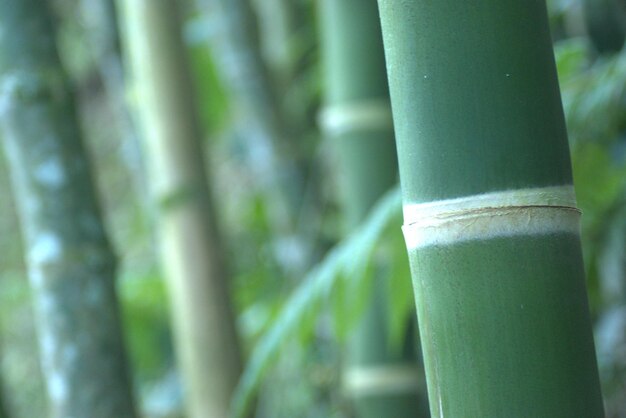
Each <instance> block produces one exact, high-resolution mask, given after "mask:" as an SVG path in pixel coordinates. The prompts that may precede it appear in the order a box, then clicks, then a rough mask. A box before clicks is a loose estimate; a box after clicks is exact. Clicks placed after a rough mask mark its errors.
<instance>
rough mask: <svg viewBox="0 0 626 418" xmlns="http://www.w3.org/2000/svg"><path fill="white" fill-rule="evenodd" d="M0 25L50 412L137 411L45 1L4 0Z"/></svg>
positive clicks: (4, 95)
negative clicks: (15, 0) (17, 0)
mask: <svg viewBox="0 0 626 418" xmlns="http://www.w3.org/2000/svg"><path fill="white" fill-rule="evenodd" d="M0 28H2V34H1V35H0V128H1V129H2V133H3V139H4V145H5V149H6V155H7V157H8V165H9V168H10V173H11V178H12V182H13V189H14V193H15V195H16V201H17V205H18V209H19V211H18V212H19V217H20V222H21V227H22V235H23V239H24V243H25V248H26V251H25V253H26V264H27V267H28V275H29V278H30V284H31V287H32V291H33V295H34V298H35V300H34V305H35V311H36V318H37V326H38V337H39V344H40V350H41V359H42V366H43V372H44V376H45V379H46V384H47V391H48V398H49V401H50V407H51V416H53V417H57V418H67V417H70V416H71V417H73V418H111V417H120V418H133V417H135V416H136V414H135V410H134V405H133V397H132V385H131V381H130V377H129V374H130V373H129V371H128V367H127V360H126V354H125V351H124V345H123V339H122V332H121V324H120V317H119V312H118V301H117V297H116V294H115V283H114V280H115V257H114V255H113V252H112V249H111V247H110V244H109V242H108V240H107V237H106V234H105V231H104V228H103V224H102V219H101V215H100V211H99V208H98V203H97V198H96V195H95V192H94V188H93V181H92V178H91V174H90V171H89V170H90V169H89V164H88V161H87V157H86V155H85V150H84V148H83V144H82V138H81V134H80V131H79V126H78V125H79V124H78V122H77V119H76V113H75V109H74V101H73V98H72V96H71V92H70V88H69V86H68V82H67V79H66V76H65V74H64V72H63V69H62V68H61V64H60V62H59V58H58V55H57V49H56V46H55V45H54V39H55V33H54V29H53V27H52V22H51V18H50V15H49V11H48V8H47V6H46V4H45V3H41V2H39V1H36V0H22V1H19V2H14V1H7V0H3V1H0ZM9 33H10V34H11V35H10V36H7V34H9Z"/></svg>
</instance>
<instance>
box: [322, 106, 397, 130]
mask: <svg viewBox="0 0 626 418" xmlns="http://www.w3.org/2000/svg"><path fill="white" fill-rule="evenodd" d="M318 123H319V125H320V128H321V129H322V131H323V132H324V133H325V134H326V135H328V136H337V135H342V134H345V133H349V132H363V131H381V130H388V131H393V117H392V115H391V104H390V103H389V100H388V99H370V100H360V101H353V102H348V103H342V104H335V105H328V106H326V107H324V108H323V109H322V110H321V111H320V113H319V116H318Z"/></svg>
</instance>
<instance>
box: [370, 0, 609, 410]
mask: <svg viewBox="0 0 626 418" xmlns="http://www.w3.org/2000/svg"><path fill="white" fill-rule="evenodd" d="M379 5H380V10H381V18H382V26H383V35H384V41H385V51H386V56H387V68H388V71H389V80H390V91H391V98H392V104H393V109H394V121H395V126H396V133H397V146H398V155H399V163H400V177H401V182H402V186H403V199H404V205H405V227H404V232H405V237H406V241H407V246H408V250H409V257H410V261H411V268H412V273H413V283H414V289H415V297H416V302H417V307H418V318H419V324H420V335H421V338H422V347H423V352H424V361H425V366H426V376H427V383H428V391H429V399H430V405H431V413H432V415H433V416H434V417H504V416H506V417H531V416H532V417H546V418H547V417H550V418H555V417H573V416H577V417H602V416H603V406H602V397H601V393H600V385H599V379H598V371H597V366H596V359H595V351H594V345H593V336H592V332H591V321H590V317H589V311H588V303H587V296H586V289H585V278H584V269H583V265H582V257H581V252H580V239H579V227H578V217H579V212H578V210H577V209H576V208H575V206H576V202H575V196H574V191H573V187H572V186H571V185H572V173H571V167H570V160H569V151H568V143H567V134H566V130H565V122H564V117H563V111H562V106H561V101H560V95H559V89H558V82H557V77H556V69H555V63H554V57H553V52H552V48H551V42H550V33H549V28H548V19H547V11H546V5H545V2H544V1H543V0H533V1H516V0H486V1H481V2H463V3H461V2H456V1H452V0H438V1H436V2H431V1H425V0H412V1H404V2H398V1H392V0H379Z"/></svg>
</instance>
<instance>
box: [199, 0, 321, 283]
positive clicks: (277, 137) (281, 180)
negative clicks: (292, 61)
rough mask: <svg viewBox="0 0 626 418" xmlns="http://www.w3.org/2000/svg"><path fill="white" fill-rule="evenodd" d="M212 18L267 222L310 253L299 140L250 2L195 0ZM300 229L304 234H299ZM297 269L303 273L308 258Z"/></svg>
mask: <svg viewBox="0 0 626 418" xmlns="http://www.w3.org/2000/svg"><path fill="white" fill-rule="evenodd" d="M197 1H198V4H199V6H200V8H201V9H202V10H203V11H204V12H206V13H207V15H208V16H210V25H211V31H210V34H211V35H210V37H209V43H210V48H211V51H212V55H213V57H214V59H215V61H216V63H217V68H218V72H219V74H220V77H221V79H222V81H223V83H224V85H225V86H226V88H227V90H229V91H230V95H231V100H232V103H233V105H234V106H233V107H234V109H235V114H236V118H237V119H238V123H239V124H240V125H239V127H240V128H243V133H244V135H245V137H246V144H247V145H248V148H249V154H250V156H251V157H252V161H251V164H250V167H251V168H252V169H253V170H254V171H255V174H256V177H257V180H258V181H259V182H260V183H261V187H262V188H263V189H264V195H265V196H266V198H265V203H266V205H267V207H268V208H269V211H268V222H269V224H270V226H271V228H272V230H274V231H275V232H276V233H277V234H278V235H279V236H283V237H291V238H296V240H295V241H294V240H293V239H292V240H290V242H291V243H292V245H293V244H295V243H297V244H298V245H300V246H302V247H303V248H304V249H305V251H306V252H309V253H310V252H312V248H313V247H314V245H313V244H312V243H311V242H310V241H311V237H309V236H308V235H311V234H313V233H314V232H315V231H311V230H310V227H309V225H314V223H312V222H309V221H308V220H307V222H306V223H305V225H304V227H303V226H302V225H301V224H300V222H301V215H302V211H303V205H304V204H305V203H306V202H307V201H310V200H311V198H310V197H309V196H307V192H308V189H309V188H310V185H309V184H307V183H308V182H309V178H308V175H307V172H306V169H305V168H304V166H303V164H302V163H301V161H300V158H299V156H298V152H297V149H298V146H297V143H296V142H295V141H294V140H293V138H291V137H290V136H291V135H290V132H289V129H288V124H287V122H286V121H285V119H284V116H283V114H282V111H281V108H280V104H279V102H278V99H277V97H276V93H275V90H274V86H273V83H272V77H271V75H270V70H269V68H268V66H267V65H266V63H265V61H264V59H263V56H262V53H261V45H260V41H259V39H258V34H257V20H256V15H255V13H254V10H253V9H252V7H251V4H250V0H197ZM302 229H304V230H305V231H304V233H302ZM303 264H304V265H303V266H299V267H298V268H296V269H295V270H296V273H302V272H303V271H304V270H305V269H306V267H307V266H308V265H309V264H310V260H307V261H306V262H304V263H303Z"/></svg>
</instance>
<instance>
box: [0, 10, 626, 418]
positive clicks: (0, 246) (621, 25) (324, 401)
mask: <svg viewBox="0 0 626 418" xmlns="http://www.w3.org/2000/svg"><path fill="white" fill-rule="evenodd" d="M121 1H122V2H123V0H121ZM49 2H50V3H51V6H52V10H53V12H54V16H55V19H56V28H57V45H58V48H59V53H60V55H61V60H62V63H63V65H64V67H65V68H66V71H67V72H68V75H69V78H70V80H71V85H72V87H73V89H74V93H75V97H76V100H77V103H78V108H79V115H80V123H81V126H82V130H83V133H84V138H85V140H86V145H87V151H88V155H89V157H90V161H91V165H92V172H93V173H94V177H95V179H96V183H97V190H98V194H99V196H100V200H101V205H102V209H103V216H104V220H105V223H106V226H107V231H108V233H109V236H110V237H111V240H112V242H113V246H114V248H115V253H116V254H117V257H118V262H119V266H118V272H117V276H118V282H117V289H118V292H119V295H120V300H121V304H122V314H123V324H124V332H125V335H126V341H127V346H128V350H129V352H130V358H131V364H132V373H133V377H134V384H135V393H136V395H137V399H138V403H139V405H140V409H141V411H142V414H143V415H142V416H144V417H146V418H165V417H168V418H173V417H182V416H184V413H183V408H184V407H183V396H182V391H181V386H180V382H181V376H180V373H179V371H178V368H177V366H176V363H175V357H174V348H173V347H174V343H173V333H172V331H171V327H170V314H169V312H168V310H169V309H170V299H169V297H168V294H167V286H166V284H165V274H164V273H163V269H162V267H161V262H160V260H159V251H158V246H159V245H158V244H157V240H158V237H157V235H158V232H157V228H156V227H155V209H154V207H153V206H154V205H153V204H152V203H151V199H150V191H149V187H150V186H149V182H150V175H149V174H147V173H148V171H147V169H146V165H147V162H146V158H147V157H146V153H145V152H144V150H143V149H144V148H143V146H142V143H143V140H142V138H141V137H142V135H143V134H142V129H140V128H139V125H140V123H139V121H138V116H137V113H138V108H140V107H141V106H143V105H145V104H146V103H144V102H142V99H141V97H140V96H139V95H138V94H137V91H136V88H135V85H134V84H133V83H132V82H130V81H129V80H130V78H129V77H127V74H128V72H129V68H128V67H129V66H128V64H127V61H128V59H127V58H126V57H127V53H128V51H127V50H126V47H125V46H124V45H125V42H123V39H124V37H125V36H127V33H126V32H125V31H124V30H122V29H119V28H120V27H122V26H121V25H118V19H117V17H116V14H115V10H114V7H113V3H112V2H113V0H49ZM548 3H549V11H550V19H551V24H552V34H553V40H554V48H555V54H556V60H557V66H558V71H559V78H560V83H561V91H562V97H563V104H564V109H565V113H566V118H567V123H568V128H569V135H570V147H571V153H572V161H573V166H574V177H575V185H576V192H577V197H578V203H579V206H580V208H581V209H582V211H583V214H584V215H583V218H582V219H583V247H584V257H585V265H586V268H587V278H588V288H589V297H590V302H591V308H592V316H593V320H594V327H595V329H594V331H595V337H596V346H597V351H598V361H599V365H600V372H601V378H602V384H603V391H604V397H605V403H606V407H607V414H608V416H610V417H626V52H625V51H624V48H623V46H624V38H625V34H626V3H624V2H623V1H622V0H549V1H548ZM179 4H180V9H181V11H182V13H181V14H182V18H183V19H182V20H183V27H182V37H183V40H184V47H185V52H186V54H187V56H188V58H189V62H190V64H191V71H192V74H193V85H194V93H195V103H196V106H197V110H198V115H199V121H200V124H201V130H202V138H203V144H202V145H203V147H204V148H203V149H204V150H205V159H206V160H205V161H206V166H207V167H206V168H207V173H208V174H207V176H208V179H209V182H210V184H211V186H212V188H213V195H214V206H215V213H216V216H217V223H218V225H219V230H220V232H221V234H222V239H221V240H220V245H221V246H222V250H223V251H224V254H225V257H224V258H225V260H226V264H227V266H228V269H229V271H230V276H231V277H230V278H229V282H230V287H231V292H232V298H233V303H234V309H235V312H236V324H237V327H238V329H239V333H240V336H241V344H242V350H243V354H244V358H245V359H247V363H246V366H245V368H244V374H243V376H244V381H242V383H241V384H240V387H239V391H238V397H237V398H236V402H240V403H246V402H252V403H254V407H255V409H256V411H257V412H256V416H258V417H272V418H282V417H285V418H287V417H290V418H292V417H307V418H322V417H323V418H330V417H332V418H348V417H353V416H354V411H353V407H352V405H351V402H350V401H349V399H347V397H346V396H344V394H343V392H344V390H343V389H344V388H343V387H342V374H341V370H342V367H343V365H344V363H345V362H346V359H345V346H346V340H347V339H348V338H349V335H350V331H351V330H352V329H353V328H354V326H355V323H357V321H358V320H359V318H360V316H361V315H363V313H364V312H365V311H366V310H365V308H364V305H366V301H367V300H368V298H369V297H370V295H371V293H372V289H373V288H376V292H377V294H379V295H382V296H380V297H383V298H386V299H388V300H390V301H393V303H389V304H387V305H388V309H389V314H388V315H387V317H386V320H387V321H388V324H387V328H388V330H389V339H390V341H392V342H393V341H396V342H397V343H396V345H401V343H400V341H401V340H402V338H403V336H404V334H405V330H406V326H407V322H410V321H409V318H412V317H413V315H414V312H413V296H412V289H411V284H410V276H409V273H408V263H407V260H406V255H405V247H404V243H403V240H402V236H401V233H400V229H399V226H400V225H401V216H400V199H399V194H398V192H397V189H395V190H392V191H391V192H390V194H388V195H386V197H384V198H383V199H382V200H381V201H380V203H379V204H378V205H377V206H376V207H375V209H374V210H373V211H372V212H371V214H370V215H369V216H368V217H367V218H366V219H365V221H364V222H363V223H362V224H361V225H362V227H361V228H359V229H357V230H356V232H353V233H348V229H347V227H346V226H345V224H346V222H345V219H344V214H342V210H341V207H342V205H341V199H342V197H341V196H340V195H341V193H342V191H341V188H340V187H338V185H337V184H338V181H337V178H338V176H339V175H340V173H339V172H340V163H339V162H338V160H337V157H336V155H335V154H336V152H335V151H334V149H333V147H332V144H331V143H330V141H325V140H324V135H323V134H322V133H321V132H320V128H319V126H318V114H319V112H320V109H321V106H322V103H323V102H324V97H325V94H324V93H323V89H324V80H323V69H322V65H321V55H322V53H321V51H320V37H321V34H320V31H321V25H320V22H319V13H318V4H317V2H316V1H315V0H242V1H233V2H228V1H226V2H220V1H217V0H205V1H197V2H193V1H191V0H189V1H180V2H179ZM224 4H226V6H224ZM242 63H243V64H242ZM0 152H2V150H0ZM0 190H1V191H2V193H1V194H0V353H1V354H0V361H1V363H0V366H1V367H0V379H1V380H2V384H1V393H2V399H3V400H4V403H5V407H6V409H7V411H8V416H9V417H11V418H33V417H44V416H46V412H45V411H46V397H45V392H44V384H43V377H42V372H41V367H40V363H39V357H38V352H37V344H36V336H35V320H34V318H33V307H32V299H31V294H30V288H29V286H28V281H27V280H26V273H25V267H24V263H23V257H22V249H21V248H22V245H21V239H20V234H19V230H18V228H17V225H18V221H17V217H16V208H15V204H14V202H13V200H12V198H11V192H10V190H11V189H10V184H9V175H8V171H7V167H6V162H5V158H0ZM381 265H382V266H386V267H385V268H384V269H383V270H384V272H383V273H381V272H380V270H381V267H380V266H381ZM374 272H376V275H377V276H380V275H381V274H382V275H384V276H385V277H388V280H386V281H385V283H386V285H385V286H384V288H383V289H380V288H378V287H376V286H375V283H377V282H376V281H375V280H373V278H372V276H373V275H374ZM418 357H419V354H417V353H416V358H418ZM252 399H254V400H252Z"/></svg>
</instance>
